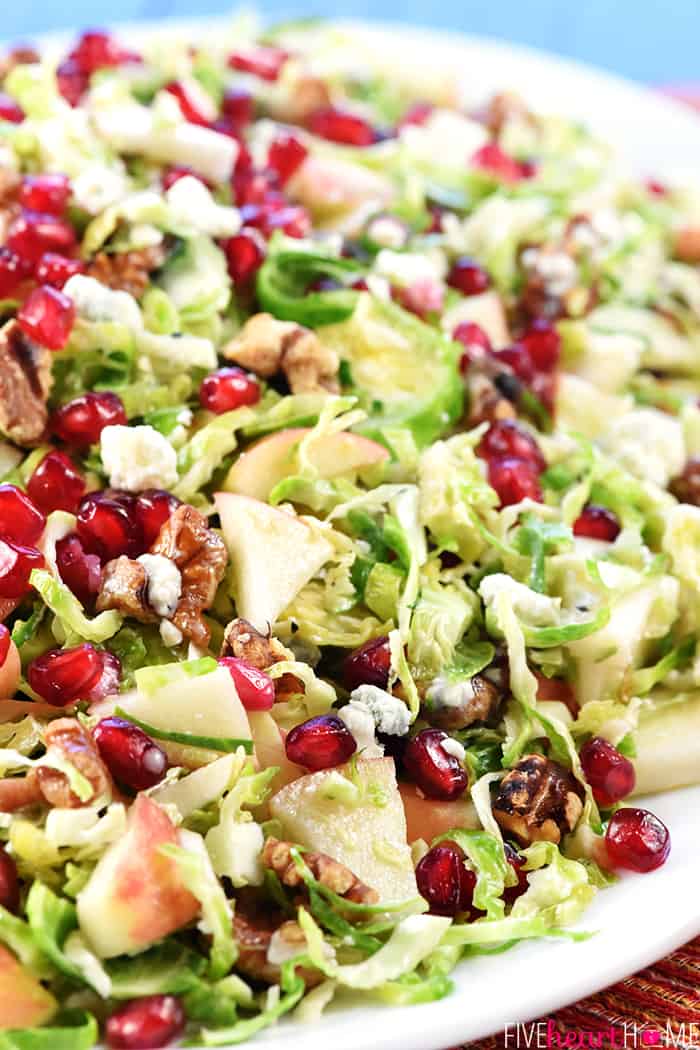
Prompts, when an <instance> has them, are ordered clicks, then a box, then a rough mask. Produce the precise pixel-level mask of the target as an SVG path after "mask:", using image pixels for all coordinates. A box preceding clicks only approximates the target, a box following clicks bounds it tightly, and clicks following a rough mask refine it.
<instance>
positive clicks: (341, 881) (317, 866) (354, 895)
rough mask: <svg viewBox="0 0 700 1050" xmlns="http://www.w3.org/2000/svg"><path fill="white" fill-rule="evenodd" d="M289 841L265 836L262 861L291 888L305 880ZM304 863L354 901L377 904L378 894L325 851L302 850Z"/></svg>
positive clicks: (336, 889) (328, 884) (324, 880)
mask: <svg viewBox="0 0 700 1050" xmlns="http://www.w3.org/2000/svg"><path fill="white" fill-rule="evenodd" d="M293 845H294V843H292V842H280V840H279V839H276V838H269V839H267V840H266V842H265V845H264V847H263V852H262V862H263V864H264V865H265V867H266V868H270V869H271V870H272V871H274V873H275V874H276V875H277V877H278V878H279V880H280V882H281V883H282V885H283V886H289V888H290V889H296V888H297V887H303V885H304V880H303V878H302V876H301V873H300V871H299V869H298V868H297V866H296V864H295V863H294V858H293V857H292V852H291V850H292V846H293ZM303 856H304V863H305V864H306V866H307V868H309V870H310V871H311V874H312V875H313V876H314V878H315V879H317V880H318V881H319V882H320V883H321V885H322V886H325V887H326V888H327V889H329V890H332V891H333V893H337V894H338V896H339V897H344V898H345V899H346V900H348V901H352V902H353V903H355V904H376V903H377V902H378V900H379V894H378V893H377V891H376V890H373V889H371V888H370V887H369V886H365V884H364V882H361V881H360V880H359V879H358V878H357V876H356V875H354V874H353V872H351V871H350V869H349V868H346V867H345V865H344V864H340V863H339V862H338V861H337V860H333V859H332V858H331V857H328V856H326V854H325V853H304V855H303Z"/></svg>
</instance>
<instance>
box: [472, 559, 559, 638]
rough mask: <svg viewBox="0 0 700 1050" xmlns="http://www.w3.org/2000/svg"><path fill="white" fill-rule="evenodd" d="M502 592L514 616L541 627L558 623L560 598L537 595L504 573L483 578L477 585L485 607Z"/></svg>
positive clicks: (495, 573) (491, 603)
mask: <svg viewBox="0 0 700 1050" xmlns="http://www.w3.org/2000/svg"><path fill="white" fill-rule="evenodd" d="M504 592H505V593H506V594H507V595H508V599H509V601H510V603H511V605H512V607H513V611H514V612H515V614H516V616H520V617H522V618H523V619H526V620H527V621H528V622H530V623H533V624H538V625H541V626H546V625H550V626H551V625H553V624H556V623H558V622H559V607H560V605H561V599H560V598H549V597H548V596H547V595H546V594H538V593H537V591H533V590H531V588H530V587H526V586H525V584H524V583H518V581H517V580H514V579H513V578H512V576H508V575H507V574H506V573H504V572H494V573H492V574H491V575H490V576H484V578H483V580H482V581H481V583H480V584H479V594H480V595H481V598H482V600H483V602H484V604H485V605H486V606H487V607H488V606H491V605H493V603H494V602H495V600H496V597H497V595H499V594H503V593H504Z"/></svg>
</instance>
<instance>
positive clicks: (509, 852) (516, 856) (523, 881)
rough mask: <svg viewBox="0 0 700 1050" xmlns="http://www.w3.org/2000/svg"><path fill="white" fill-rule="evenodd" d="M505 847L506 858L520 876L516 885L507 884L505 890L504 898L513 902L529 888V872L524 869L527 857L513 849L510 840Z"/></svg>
mask: <svg viewBox="0 0 700 1050" xmlns="http://www.w3.org/2000/svg"><path fill="white" fill-rule="evenodd" d="M503 848H504V850H505V854H506V860H507V861H508V863H509V864H510V866H511V868H512V869H513V871H514V872H515V874H516V875H517V876H518V881H517V883H516V885H515V886H506V888H505V890H504V891H503V900H504V901H505V902H506V904H512V903H513V901H514V900H517V898H518V897H521V896H522V895H523V893H525V891H526V890H527V889H529V885H530V884H529V883H528V881H527V872H526V871H523V866H524V864H525V858H524V857H523V856H522V854H520V853H518V851H517V850H516V849H513V847H512V846H511V844H510V842H504V843H503Z"/></svg>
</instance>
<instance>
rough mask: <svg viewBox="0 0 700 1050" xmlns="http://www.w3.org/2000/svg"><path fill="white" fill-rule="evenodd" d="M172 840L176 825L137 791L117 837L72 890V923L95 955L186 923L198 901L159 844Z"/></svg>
mask: <svg viewBox="0 0 700 1050" xmlns="http://www.w3.org/2000/svg"><path fill="white" fill-rule="evenodd" d="M166 843H174V844H175V845H177V844H178V833H177V828H176V827H175V825H174V824H173V822H172V821H171V819H170V817H169V816H168V814H167V813H166V812H165V810H164V809H163V808H162V807H161V806H159V805H158V804H157V803H156V802H154V801H153V800H152V799H151V798H149V797H148V796H147V795H137V797H136V800H135V801H134V803H133V805H132V806H131V809H130V810H129V822H128V826H127V830H126V834H125V835H124V837H123V838H121V839H119V840H118V841H117V842H115V843H113V845H111V846H110V847H109V849H108V850H107V852H106V853H105V854H104V856H103V857H102V858H101V859H100V861H99V863H98V865H97V867H96V868H95V870H94V871H93V873H92V875H91V876H90V879H89V881H88V883H87V885H86V886H85V888H84V889H83V890H82V891H81V892H80V893H79V894H78V899H77V906H78V921H79V923H80V928H81V930H82V932H83V934H84V935H85V937H86V939H87V940H88V942H89V944H90V946H91V948H92V949H93V950H94V951H95V953H96V954H97V955H99V956H100V958H103V959H110V958H112V957H113V956H115V955H125V954H133V953H134V952H140V951H143V949H144V948H147V947H148V946H149V945H150V944H154V943H155V942H156V941H160V940H161V939H162V938H163V937H167V935H168V934H169V933H173V932H174V931H175V930H179V929H180V928H181V927H182V926H185V925H187V923H188V922H191V921H192V920H193V919H194V918H196V916H197V915H198V914H199V911H200V904H199V901H198V900H197V899H196V898H195V897H193V896H192V894H191V893H190V892H189V890H187V889H186V887H185V885H184V883H183V881H182V878H181V877H180V874H179V871H178V868H177V865H176V864H175V862H174V861H173V860H171V859H170V858H169V857H165V856H163V854H162V853H161V852H160V847H161V846H164V845H166Z"/></svg>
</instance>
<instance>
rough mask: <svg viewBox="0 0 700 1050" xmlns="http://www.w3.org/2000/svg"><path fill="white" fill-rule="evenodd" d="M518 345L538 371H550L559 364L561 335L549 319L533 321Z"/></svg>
mask: <svg viewBox="0 0 700 1050" xmlns="http://www.w3.org/2000/svg"><path fill="white" fill-rule="evenodd" d="M520 345H521V346H523V347H524V348H525V350H526V352H527V354H528V356H529V358H530V360H531V361H532V363H533V365H534V366H535V368H536V369H537V370H538V371H540V372H552V371H553V370H554V369H555V368H556V367H557V365H558V364H559V358H560V357H561V336H560V335H559V332H558V331H557V330H556V328H555V327H554V325H553V324H551V322H550V321H545V320H543V319H541V318H538V319H537V320H535V321H533V322H532V324H531V326H530V327H529V328H528V330H527V332H525V334H524V335H523V336H521V337H520Z"/></svg>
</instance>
